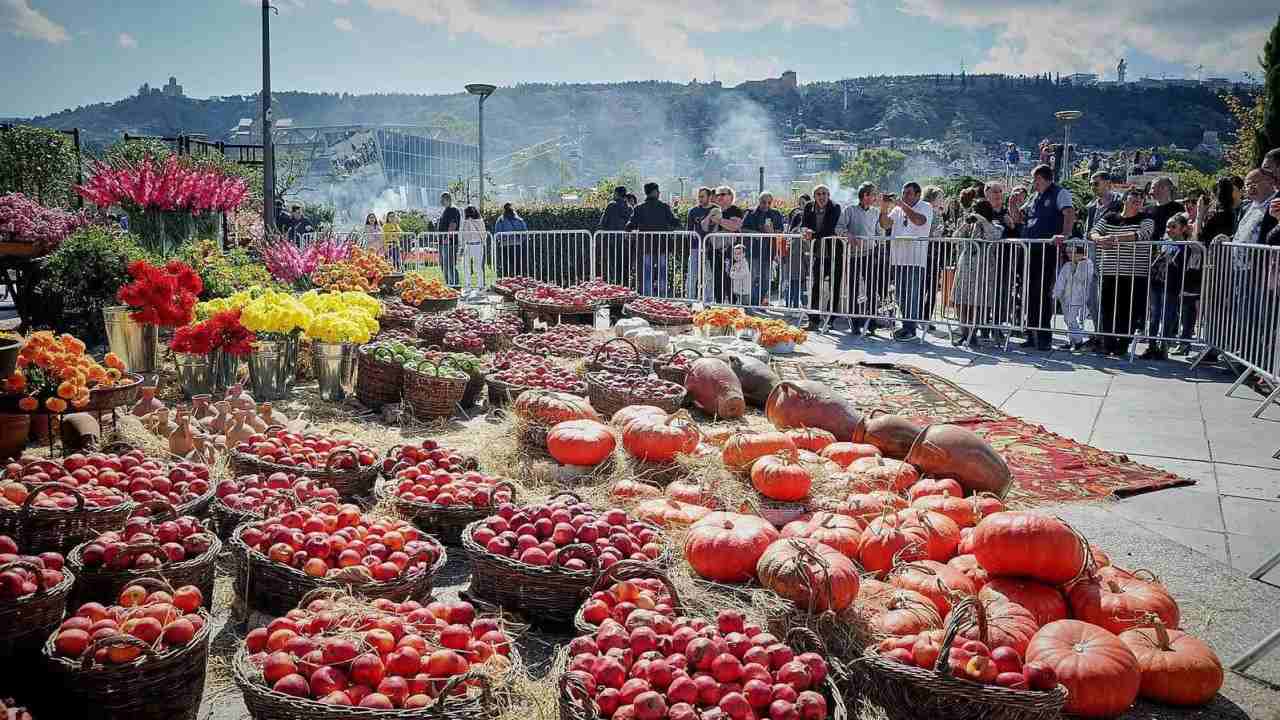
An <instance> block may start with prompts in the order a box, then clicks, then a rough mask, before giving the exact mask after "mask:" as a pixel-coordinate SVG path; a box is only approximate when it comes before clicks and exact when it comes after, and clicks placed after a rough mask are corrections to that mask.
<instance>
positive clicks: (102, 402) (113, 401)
mask: <svg viewBox="0 0 1280 720" xmlns="http://www.w3.org/2000/svg"><path fill="white" fill-rule="evenodd" d="M142 379H143V378H142V376H141V375H139V374H137V373H127V374H126V375H125V376H124V378H123V379H122V380H123V381H122V382H121V383H119V384H117V385H112V386H111V387H109V388H94V389H92V390H90V391H89V404H88V405H85V406H84V407H82V408H80V409H79V410H78V412H88V413H94V414H97V413H104V412H109V411H111V410H114V409H115V408H118V407H127V406H129V405H132V404H134V403H136V402H138V391H139V390H141V389H142Z"/></svg>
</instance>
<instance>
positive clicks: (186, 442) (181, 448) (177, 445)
mask: <svg viewBox="0 0 1280 720" xmlns="http://www.w3.org/2000/svg"><path fill="white" fill-rule="evenodd" d="M175 424H176V425H177V426H178V427H177V429H176V430H174V431H173V434H172V435H170V436H169V452H171V453H173V454H174V455H177V456H178V457H186V456H187V453H189V452H191V450H192V448H194V447H195V438H194V437H193V435H192V429H191V413H189V412H187V411H185V410H179V411H178V421H177V422H176V423H175Z"/></svg>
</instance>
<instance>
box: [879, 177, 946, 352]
mask: <svg viewBox="0 0 1280 720" xmlns="http://www.w3.org/2000/svg"><path fill="white" fill-rule="evenodd" d="M920 192H921V191H920V184H919V183H915V182H909V183H907V184H906V185H903V186H902V198H901V199H900V200H898V202H897V204H896V205H895V206H894V208H893V210H892V211H891V212H890V213H889V215H888V217H887V218H885V219H884V220H881V221H880V223H881V227H886V226H887V228H888V229H889V231H890V233H891V234H892V236H893V239H892V240H890V241H889V267H890V269H891V270H892V271H893V284H894V288H895V293H896V295H897V297H898V311H899V313H900V314H901V317H902V319H903V320H902V328H901V329H900V330H898V331H897V332H895V333H894V334H893V339H894V340H910V339H912V338H914V337H916V321H927V320H928V318H924V317H921V313H923V312H924V280H925V268H926V267H927V266H928V264H929V227H930V225H931V224H932V223H933V206H931V205H930V204H929V203H927V202H925V201H924V200H921V199H920ZM886 221H887V223H886Z"/></svg>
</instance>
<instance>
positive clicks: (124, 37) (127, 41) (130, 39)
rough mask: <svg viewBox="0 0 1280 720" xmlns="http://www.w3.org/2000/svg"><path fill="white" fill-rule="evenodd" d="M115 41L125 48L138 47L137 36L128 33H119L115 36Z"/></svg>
mask: <svg viewBox="0 0 1280 720" xmlns="http://www.w3.org/2000/svg"><path fill="white" fill-rule="evenodd" d="M116 43H117V44H118V45H119V46H120V47H122V48H124V49H126V50H132V49H133V48H136V47H138V40H137V38H135V37H134V36H132V35H130V34H129V33H120V36H119V37H117V38H116Z"/></svg>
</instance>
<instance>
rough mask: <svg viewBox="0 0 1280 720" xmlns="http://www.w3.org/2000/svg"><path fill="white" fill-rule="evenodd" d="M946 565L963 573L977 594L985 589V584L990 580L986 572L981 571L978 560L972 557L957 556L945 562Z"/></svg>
mask: <svg viewBox="0 0 1280 720" xmlns="http://www.w3.org/2000/svg"><path fill="white" fill-rule="evenodd" d="M947 565H949V566H951V567H953V568H955V569H956V570H959V571H960V572H962V573H964V576H965V577H967V578H969V582H972V583H973V588H974V589H975V590H977V591H978V592H979V593H981V592H982V588H984V587H986V585H987V582H988V581H989V580H990V579H991V578H990V577H988V575H987V571H986V570H983V569H982V566H981V565H979V564H978V559H977V558H975V557H974V556H972V555H957V556H955V557H953V558H951V559H950V560H948V561H947Z"/></svg>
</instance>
